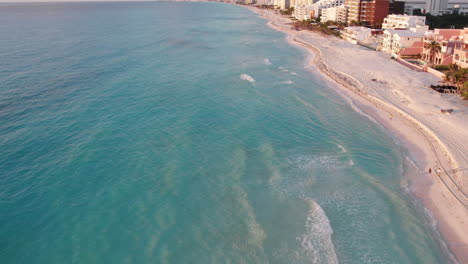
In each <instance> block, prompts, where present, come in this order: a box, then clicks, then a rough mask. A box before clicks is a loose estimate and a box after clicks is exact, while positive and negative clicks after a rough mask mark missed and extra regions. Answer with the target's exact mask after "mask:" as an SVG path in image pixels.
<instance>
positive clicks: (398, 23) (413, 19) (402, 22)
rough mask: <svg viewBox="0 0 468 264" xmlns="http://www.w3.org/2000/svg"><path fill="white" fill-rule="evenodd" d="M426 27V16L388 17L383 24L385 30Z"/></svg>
mask: <svg viewBox="0 0 468 264" xmlns="http://www.w3.org/2000/svg"><path fill="white" fill-rule="evenodd" d="M424 25H426V17H425V16H408V15H388V16H387V17H386V18H384V22H383V23H382V28H383V29H410V28H415V27H416V26H424Z"/></svg>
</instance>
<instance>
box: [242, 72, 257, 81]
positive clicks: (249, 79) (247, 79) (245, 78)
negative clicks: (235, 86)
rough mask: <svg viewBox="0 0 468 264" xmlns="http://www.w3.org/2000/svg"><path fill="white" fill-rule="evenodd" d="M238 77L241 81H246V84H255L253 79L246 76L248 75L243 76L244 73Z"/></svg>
mask: <svg viewBox="0 0 468 264" xmlns="http://www.w3.org/2000/svg"><path fill="white" fill-rule="evenodd" d="M239 77H240V78H241V80H245V81H248V82H250V83H254V82H255V79H254V78H253V77H252V76H250V75H248V74H245V73H244V74H241V75H240V76H239Z"/></svg>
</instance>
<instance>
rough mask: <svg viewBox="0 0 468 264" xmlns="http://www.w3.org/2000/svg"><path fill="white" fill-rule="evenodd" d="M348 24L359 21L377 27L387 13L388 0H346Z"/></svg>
mask: <svg viewBox="0 0 468 264" xmlns="http://www.w3.org/2000/svg"><path fill="white" fill-rule="evenodd" d="M345 5H346V6H347V7H348V21H347V23H348V24H352V22H361V23H363V24H365V25H368V26H372V27H379V26H380V24H381V23H382V22H383V20H384V18H385V17H386V16H387V15H388V10H389V5H390V4H389V1H388V0H346V1H345Z"/></svg>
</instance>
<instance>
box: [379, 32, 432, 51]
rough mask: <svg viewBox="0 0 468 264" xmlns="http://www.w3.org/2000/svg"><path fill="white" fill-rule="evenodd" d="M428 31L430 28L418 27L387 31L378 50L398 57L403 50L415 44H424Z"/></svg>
mask: <svg viewBox="0 0 468 264" xmlns="http://www.w3.org/2000/svg"><path fill="white" fill-rule="evenodd" d="M428 30H429V26H417V27H415V28H410V29H407V30H395V29H386V30H384V33H383V36H382V38H381V40H380V45H379V48H378V49H379V50H381V51H383V52H387V53H390V54H391V55H392V56H393V57H398V56H399V54H400V51H401V50H402V49H405V48H410V47H412V46H413V44H414V43H415V42H421V43H422V41H423V37H424V35H425V34H426V32H427V31H428Z"/></svg>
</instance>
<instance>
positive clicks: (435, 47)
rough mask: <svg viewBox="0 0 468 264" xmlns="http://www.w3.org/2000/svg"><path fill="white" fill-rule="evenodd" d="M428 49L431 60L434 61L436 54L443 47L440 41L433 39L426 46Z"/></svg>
mask: <svg viewBox="0 0 468 264" xmlns="http://www.w3.org/2000/svg"><path fill="white" fill-rule="evenodd" d="M425 48H426V49H429V53H430V55H431V56H430V57H429V62H430V63H434V60H435V56H436V55H437V54H438V53H439V52H440V51H441V49H442V47H441V46H440V44H439V42H437V41H431V42H430V43H428V44H427V45H426V47H425Z"/></svg>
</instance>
